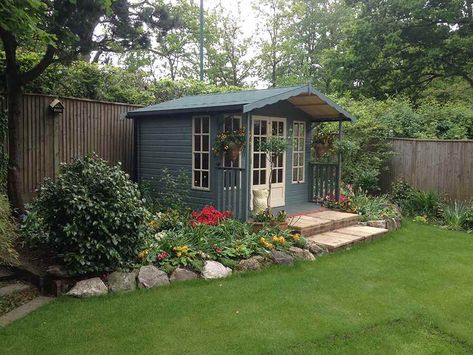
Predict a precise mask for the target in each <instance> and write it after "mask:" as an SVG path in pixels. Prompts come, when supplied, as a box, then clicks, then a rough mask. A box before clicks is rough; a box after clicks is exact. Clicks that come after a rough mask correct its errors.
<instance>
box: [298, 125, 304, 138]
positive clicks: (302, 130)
mask: <svg viewBox="0 0 473 355" xmlns="http://www.w3.org/2000/svg"><path fill="white" fill-rule="evenodd" d="M299 132H300V136H301V137H305V124H303V123H301V127H300V129H299Z"/></svg>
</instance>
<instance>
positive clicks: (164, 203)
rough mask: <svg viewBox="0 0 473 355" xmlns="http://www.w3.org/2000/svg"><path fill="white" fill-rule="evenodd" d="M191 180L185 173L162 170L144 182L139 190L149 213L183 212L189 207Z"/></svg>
mask: <svg viewBox="0 0 473 355" xmlns="http://www.w3.org/2000/svg"><path fill="white" fill-rule="evenodd" d="M190 186H191V178H190V175H189V174H188V173H186V172H185V171H179V172H178V173H172V172H171V171H170V170H168V169H163V170H162V171H161V172H160V174H159V175H158V176H157V177H156V178H152V179H148V180H144V181H143V182H142V183H141V185H140V190H141V192H142V194H143V197H144V199H145V203H146V208H148V210H149V211H151V212H153V213H156V212H164V211H168V210H169V209H174V210H179V211H184V210H186V209H187V208H188V207H189V201H190Z"/></svg>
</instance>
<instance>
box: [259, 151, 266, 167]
mask: <svg viewBox="0 0 473 355" xmlns="http://www.w3.org/2000/svg"><path fill="white" fill-rule="evenodd" d="M266 161H267V160H266V154H264V153H263V154H260V162H261V164H260V168H264V169H266Z"/></svg>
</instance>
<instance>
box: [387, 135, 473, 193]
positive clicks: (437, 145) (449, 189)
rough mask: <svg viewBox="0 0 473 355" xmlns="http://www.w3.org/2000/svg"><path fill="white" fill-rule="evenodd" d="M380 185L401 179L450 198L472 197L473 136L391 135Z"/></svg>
mask: <svg viewBox="0 0 473 355" xmlns="http://www.w3.org/2000/svg"><path fill="white" fill-rule="evenodd" d="M393 150H394V156H393V157H392V159H391V161H390V163H389V172H387V173H385V174H384V175H383V177H382V185H383V186H384V187H386V186H389V184H390V183H392V182H393V181H396V180H398V179H404V180H406V181H407V182H409V183H410V184H411V185H412V186H414V187H416V188H418V189H421V190H432V191H437V192H440V193H442V194H445V195H446V196H447V198H449V199H452V200H453V199H454V200H469V199H472V198H473V140H422V139H394V140H393Z"/></svg>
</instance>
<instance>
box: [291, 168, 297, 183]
mask: <svg viewBox="0 0 473 355" xmlns="http://www.w3.org/2000/svg"><path fill="white" fill-rule="evenodd" d="M298 171H299V170H298V169H297V168H293V169H292V181H299V180H298V178H297V172H298Z"/></svg>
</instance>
